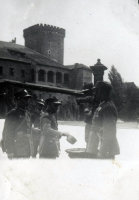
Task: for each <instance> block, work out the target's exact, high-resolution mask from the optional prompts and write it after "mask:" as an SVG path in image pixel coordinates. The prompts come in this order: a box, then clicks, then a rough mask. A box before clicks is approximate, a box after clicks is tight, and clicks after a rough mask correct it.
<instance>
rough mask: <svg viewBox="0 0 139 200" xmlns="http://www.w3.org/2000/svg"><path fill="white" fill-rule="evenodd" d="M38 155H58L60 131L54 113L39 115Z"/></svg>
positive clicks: (53, 156)
mask: <svg viewBox="0 0 139 200" xmlns="http://www.w3.org/2000/svg"><path fill="white" fill-rule="evenodd" d="M41 134H42V136H41V140H40V145H39V155H40V157H48V158H55V157H58V156H59V151H60V142H59V139H60V138H61V132H59V131H58V124H57V119H56V116H55V114H50V113H44V114H43V115H42V117H41Z"/></svg>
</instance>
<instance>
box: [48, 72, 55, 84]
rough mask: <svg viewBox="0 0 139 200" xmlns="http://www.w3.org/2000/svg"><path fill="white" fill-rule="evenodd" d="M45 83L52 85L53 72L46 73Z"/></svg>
mask: <svg viewBox="0 0 139 200" xmlns="http://www.w3.org/2000/svg"><path fill="white" fill-rule="evenodd" d="M47 81H48V82H50V83H53V82H54V72H52V71H49V72H48V73H47Z"/></svg>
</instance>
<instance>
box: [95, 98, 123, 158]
mask: <svg viewBox="0 0 139 200" xmlns="http://www.w3.org/2000/svg"><path fill="white" fill-rule="evenodd" d="M116 122H117V110H116V107H115V105H114V103H113V102H112V101H107V102H105V101H104V102H102V103H101V104H100V105H99V106H98V108H97V109H96V111H95V113H94V117H93V129H94V131H95V132H96V133H97V134H98V136H99V148H98V150H99V155H100V157H104V158H105V157H106V158H107V157H111V156H114V155H117V154H119V153H120V148H119V144H118V141H117V137H116Z"/></svg>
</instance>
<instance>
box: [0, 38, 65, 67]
mask: <svg viewBox="0 0 139 200" xmlns="http://www.w3.org/2000/svg"><path fill="white" fill-rule="evenodd" d="M0 58H1V59H10V60H15V61H20V62H27V63H31V62H35V63H37V64H40V65H49V66H54V67H62V68H65V67H64V65H62V64H60V63H58V62H56V61H54V60H51V59H50V58H48V57H46V56H44V55H42V54H40V53H38V52H36V51H34V50H32V49H29V48H27V47H25V46H23V45H19V44H15V43H12V42H4V41H0Z"/></svg>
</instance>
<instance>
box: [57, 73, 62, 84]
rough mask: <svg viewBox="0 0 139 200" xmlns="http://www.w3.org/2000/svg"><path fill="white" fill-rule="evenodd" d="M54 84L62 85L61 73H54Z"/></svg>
mask: <svg viewBox="0 0 139 200" xmlns="http://www.w3.org/2000/svg"><path fill="white" fill-rule="evenodd" d="M56 83H62V73H60V72H57V73H56Z"/></svg>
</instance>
